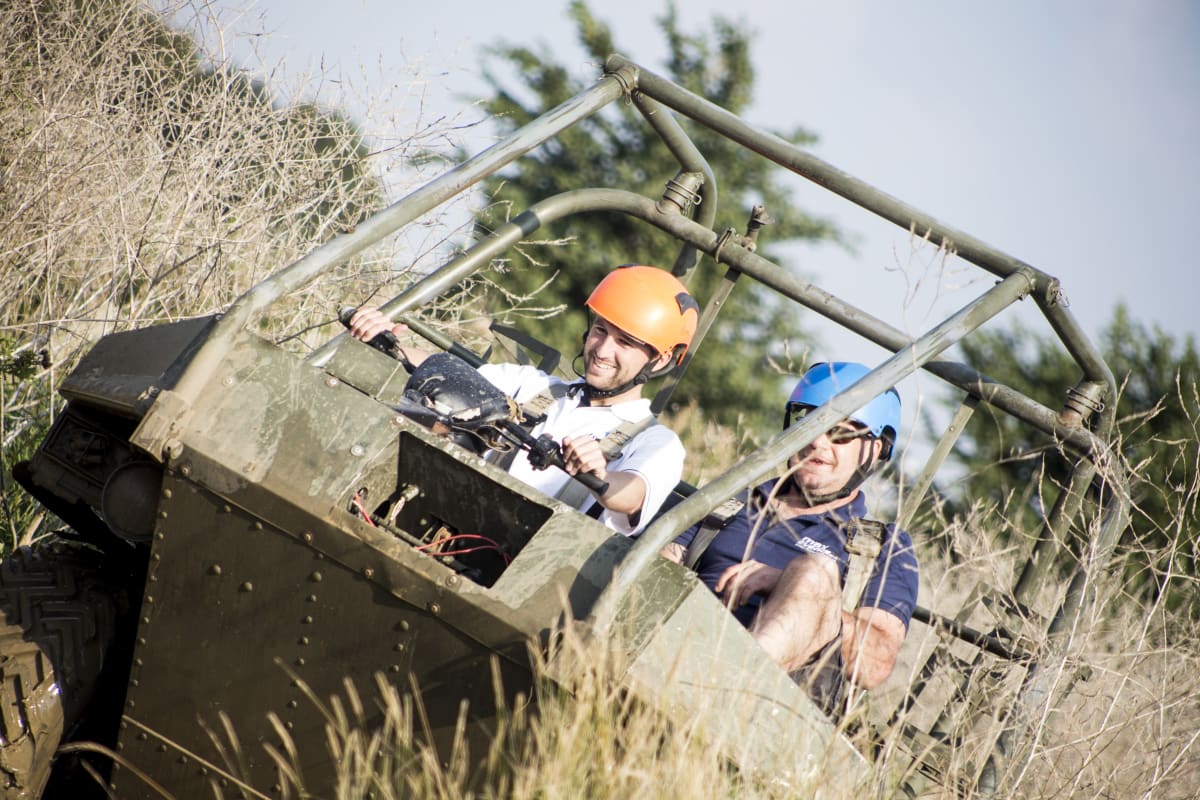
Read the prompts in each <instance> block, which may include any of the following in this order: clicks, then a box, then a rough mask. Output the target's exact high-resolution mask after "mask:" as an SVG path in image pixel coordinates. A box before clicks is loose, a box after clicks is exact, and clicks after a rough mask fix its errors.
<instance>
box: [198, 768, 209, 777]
mask: <svg viewBox="0 0 1200 800" xmlns="http://www.w3.org/2000/svg"><path fill="white" fill-rule="evenodd" d="M199 774H200V776H201V777H203V776H205V775H207V774H208V767H201V768H200V769H199Z"/></svg>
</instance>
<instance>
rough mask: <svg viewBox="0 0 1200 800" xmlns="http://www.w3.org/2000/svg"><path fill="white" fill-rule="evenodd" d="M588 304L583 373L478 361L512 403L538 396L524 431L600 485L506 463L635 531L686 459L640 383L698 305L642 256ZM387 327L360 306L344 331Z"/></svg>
mask: <svg viewBox="0 0 1200 800" xmlns="http://www.w3.org/2000/svg"><path fill="white" fill-rule="evenodd" d="M586 306H587V307H588V309H589V310H590V311H591V312H592V315H593V316H592V323H591V325H590V326H589V328H588V330H587V332H586V333H585V334H584V337H583V351H582V353H581V354H580V357H579V358H577V359H576V362H579V361H580V359H582V365H581V366H577V367H576V374H578V375H579V377H580V378H581V379H582V380H580V381H573V382H565V381H562V380H560V379H559V378H557V377H555V376H553V375H548V374H546V373H545V372H542V371H541V370H539V369H537V368H536V367H533V366H529V365H522V364H484V365H483V366H482V367H480V368H479V371H480V373H481V374H482V375H483V376H484V377H485V378H487V379H488V380H489V381H490V382H491V383H492V384H494V385H495V386H496V387H497V388H499V389H500V390H501V391H502V392H504V393H505V394H507V395H509V396H510V397H512V398H514V399H515V400H516V401H517V402H518V403H521V404H523V405H524V404H528V403H529V402H530V401H533V400H535V399H538V398H544V400H545V402H543V403H542V406H543V407H544V410H543V411H542V414H541V416H542V419H541V421H540V422H538V423H537V425H536V426H535V427H533V429H532V430H531V431H530V433H531V434H532V435H534V436H540V435H541V434H543V433H545V434H549V435H550V436H551V437H553V438H554V440H555V441H559V442H561V444H562V455H563V460H564V462H565V464H566V471H567V473H569V474H570V475H576V474H579V473H584V472H589V473H592V474H593V475H595V476H596V477H597V478H599V479H600V480H602V481H604V482H606V483H607V484H608V489H607V491H605V492H604V494H603V495H601V496H598V497H597V496H595V495H593V494H590V493H588V494H586V495H583V496H580V491H579V489H578V487H579V484H577V483H576V482H574V481H571V480H570V478H569V477H568V475H567V474H564V473H563V472H561V471H558V470H546V469H536V468H535V467H533V466H532V465H531V464H530V463H529V460H528V457H527V454H525V453H523V452H522V453H519V454H518V455H516V457H515V458H514V459H513V460H512V462H511V463H509V464H508V465H507V469H508V471H509V473H510V474H512V475H513V476H514V477H517V478H520V479H521V480H523V481H525V482H526V483H528V484H530V485H531V486H533V487H535V488H537V489H540V490H542V491H543V492H545V493H546V494H549V495H553V496H555V497H558V498H559V499H560V500H562V501H563V502H566V503H568V504H569V505H573V506H575V507H577V508H578V509H579V510H581V511H589V510H592V511H593V512H594V511H595V510H597V509H596V508H595V507H596V506H598V511H599V516H598V519H600V521H602V522H603V523H604V524H606V525H608V526H609V527H610V528H613V529H614V530H616V531H619V532H621V533H624V534H626V535H633V534H635V533H638V532H640V531H641V530H642V528H644V527H645V526H646V524H647V523H648V522H649V521H650V519H651V518H653V516H654V514H655V513H656V512H657V511H658V509H659V507H660V506H662V504H663V502H664V501H665V500H666V499H667V496H668V495H670V493H671V490H672V489H674V488H675V485H676V484H677V483H678V482H679V479H680V477H681V476H682V474H683V459H684V450H683V445H682V443H680V441H679V437H678V436H676V435H675V433H674V431H672V430H670V429H669V428H667V427H666V426H664V425H660V424H658V423H657V422H655V421H654V419H653V415H652V414H651V411H650V401H649V399H648V398H644V397H642V386H643V385H644V384H645V383H646V381H648V380H650V379H651V378H657V377H660V376H662V375H665V374H667V373H668V372H670V371H671V370H672V369H674V368H675V367H676V366H678V365H679V364H680V363H681V362H682V361H683V357H684V355H685V354H686V353H687V349H688V346H689V345H690V344H691V341H692V336H693V334H694V333H695V332H696V323H697V320H698V318H699V307H698V306H697V305H696V301H695V300H694V299H693V298H692V296H691V295H690V294H688V291H687V288H686V287H685V286H684V285H683V283H681V282H680V280H679V279H678V278H676V277H675V276H674V275H672V274H671V273H669V272H666V271H664V270H661V269H658V268H657V267H649V266H641V265H625V266H621V267H618V268H616V269H615V270H613V271H612V272H610V273H609V274H608V275H606V276H605V277H604V279H603V280H601V281H600V283H599V284H598V285H597V286H596V288H595V289H594V290H593V291H592V293H591V295H590V296H589V297H588V299H587V302H586ZM389 330H390V331H392V332H393V333H395V334H399V333H403V332H404V331H405V330H406V328H405V327H404V326H403V325H393V324H392V322H391V321H390V320H389V319H388V318H387V317H386V316H384V315H383V314H382V313H381V312H380V311H378V310H377V309H373V308H362V309H359V310H358V312H356V313H355V314H354V316H353V317H351V319H350V333H351V335H353V336H354V337H355V338H356V339H360V340H362V341H368V342H369V341H371V340H372V339H373V338H374V337H375V336H377V335H378V334H380V333H383V332H385V331H389ZM403 353H404V355H405V356H407V357H408V359H409V361H411V362H412V363H413V364H419V363H420V362H421V360H423V358H424V357H425V356H426V355H427V353H425V352H423V351H418V350H415V349H413V348H404V351H403ZM619 430H620V431H631V432H632V438H630V439H629V440H628V441H626V442H623V443H622V444H621V446H620V448H619V452H617V453H615V455H614V454H613V453H611V452H609V453H608V454H606V452H605V451H606V449H608V450H610V451H611V449H612V448H605V447H604V446H602V445H603V444H604V442H605V439H606V437H609V436H610V435H611V434H614V432H617V431H619ZM626 435H628V434H626Z"/></svg>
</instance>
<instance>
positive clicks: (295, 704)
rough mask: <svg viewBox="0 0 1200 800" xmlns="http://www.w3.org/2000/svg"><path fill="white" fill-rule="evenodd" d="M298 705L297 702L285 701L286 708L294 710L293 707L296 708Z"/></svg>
mask: <svg viewBox="0 0 1200 800" xmlns="http://www.w3.org/2000/svg"><path fill="white" fill-rule="evenodd" d="M298 705H300V703H298V702H297V701H295V700H288V701H287V707H288V708H295V707H296V706H298Z"/></svg>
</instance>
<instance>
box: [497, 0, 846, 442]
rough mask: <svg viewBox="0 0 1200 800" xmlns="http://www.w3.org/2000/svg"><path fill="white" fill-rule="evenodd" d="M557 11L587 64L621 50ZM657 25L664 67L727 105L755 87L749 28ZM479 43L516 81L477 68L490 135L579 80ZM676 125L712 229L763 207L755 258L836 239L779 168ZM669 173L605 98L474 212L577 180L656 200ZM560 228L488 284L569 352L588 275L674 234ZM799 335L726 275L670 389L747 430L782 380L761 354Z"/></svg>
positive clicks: (573, 12) (596, 224)
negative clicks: (704, 195)
mask: <svg viewBox="0 0 1200 800" xmlns="http://www.w3.org/2000/svg"><path fill="white" fill-rule="evenodd" d="M569 14H570V17H571V19H572V20H574V22H575V25H576V29H577V32H578V37H579V42H580V44H581V45H582V47H583V49H584V51H585V52H586V53H587V54H588V55H589V56H590V57H591V58H593V59H595V61H596V62H597V63H601V62H602V61H603V59H604V58H605V57H606V56H607V55H609V54H611V53H614V52H622V51H621V50H620V48H619V47H618V45H617V44H616V43H615V42H614V40H613V36H612V33H611V31H610V29H609V28H608V26H607V25H605V24H604V23H602V22H601V21H599V20H598V19H596V17H594V16H593V14H592V12H591V11H590V10H589V8H588V6H587V4H586V3H584V2H582V0H575V2H572V3H571V5H570V7H569ZM657 22H658V26H659V29H660V31H661V32H662V34H663V36H664V37H665V39H666V42H667V45H668V48H669V57H668V60H667V68H666V70H665V74H667V75H669V76H670V77H671V78H672V79H673V80H674V81H676V82H677V83H679V84H680V85H682V86H684V87H686V88H687V89H689V90H691V91H693V92H695V93H697V94H698V95H700V96H702V97H706V98H708V99H709V100H711V101H713V102H714V103H716V104H718V105H720V106H722V107H724V108H726V109H728V110H729V111H731V112H733V113H735V114H736V113H739V112H742V111H744V110H745V109H746V107H747V106H748V104H749V103H750V99H751V94H752V89H753V85H754V69H753V66H752V64H751V59H750V45H751V35H750V33H749V32H748V31H747V30H746V29H745V28H744V27H741V26H739V25H736V24H733V23H731V22H729V21H726V20H724V19H722V18H720V17H717V18H715V19H714V21H713V31H712V35H711V37H710V36H705V35H691V34H687V33H684V32H683V31H681V30H680V28H679V22H678V19H677V16H676V13H675V9H674V6H673V5H671V6H668V10H667V12H666V14H665V15H664V16H663V17H662V18H660V19H659V20H658V21H657ZM491 52H492V55H493V56H495V57H496V58H498V59H499V61H500V63H501V64H503V65H505V66H506V67H507V70H508V71H509V72H511V73H515V74H516V75H518V76H520V77H519V80H520V81H521V83H522V84H523V85H521V86H513V85H510V83H509V82H506V80H505V79H504V78H503V77H501V76H498V75H497V73H496V72H494V71H491V70H485V78H486V80H487V81H488V83H489V85H490V86H491V88H492V89H493V90H494V92H495V94H494V96H493V97H492V98H491V99H490V100H488V101H487V102H486V105H485V107H486V109H487V110H488V111H489V112H490V113H491V114H492V115H493V118H494V119H495V121H496V124H497V125H498V126H499V128H500V130H501V131H502V132H505V133H507V132H510V131H512V130H514V129H516V128H518V127H520V126H522V125H524V124H526V123H527V122H529V121H530V120H531V119H533V118H535V117H536V116H538V115H539V114H541V113H542V112H544V111H545V110H546V109H548V108H552V107H554V106H555V105H557V104H559V103H561V102H563V101H564V100H566V99H568V98H570V97H571V96H572V95H574V94H576V93H577V92H579V91H580V90H582V89H583V88H584V85H583V84H582V83H580V82H579V81H576V80H573V79H572V78H571V77H570V75H569V72H568V70H567V69H566V68H565V67H564V66H562V64H561V63H559V62H557V61H555V60H553V57H552V55H551V54H549V53H547V52H544V51H543V52H535V51H534V50H531V49H529V48H527V47H524V46H511V45H502V46H500V47H497V48H495V49H494V50H493V51H491ZM682 123H683V125H684V128H685V130H687V131H688V134H689V135H690V136H692V137H693V140H694V141H695V142H696V144H697V146H698V147H699V148H700V150H701V152H703V153H704V155H705V157H706V158H707V159H708V161H709V163H710V165H711V166H712V168H713V171H714V173H715V174H716V177H717V183H718V190H719V194H720V208H719V209H718V212H717V219H716V225H715V228H716V230H718V231H719V230H724V229H725V228H734V229H736V230H738V231H741V230H743V229H744V228H745V225H746V221H747V219H748V216H749V212H750V209H751V207H752V206H753V205H754V204H756V203H762V204H764V205H765V206H766V208H767V211H768V213H769V214H771V216H772V217H774V219H776V220H777V222H776V223H775V224H773V225H772V226H771V227H769V228H767V229H766V230H765V231H764V232H763V239H764V247H763V249H762V250H761V251H760V252H762V253H763V254H764V255H765V256H766V257H768V258H770V257H771V254H772V247H771V244H772V243H778V242H782V241H788V240H796V239H810V240H820V239H827V240H835V241H840V235H839V233H838V231H837V230H836V229H835V228H834V226H833V225H832V224H830V223H829V222H828V221H826V220H822V219H817V218H814V217H812V216H810V215H808V214H806V213H804V212H803V211H802V210H801V209H799V208H798V207H797V206H796V204H795V203H794V202H793V200H792V198H791V195H790V193H789V190H788V188H787V186H786V185H785V183H784V182H783V180H782V178H783V176H784V175H785V174H786V173H784V172H783V171H782V170H779V169H778V168H777V167H775V166H774V165H772V164H770V163H769V162H767V161H766V160H765V159H762V158H761V157H759V156H756V155H754V154H753V153H751V152H749V151H748V150H745V149H743V148H740V147H738V146H737V145H734V144H732V143H730V142H728V141H725V140H724V139H722V138H721V137H718V136H715V135H713V134H711V133H709V132H707V131H706V130H702V129H700V128H698V127H697V126H692V125H690V124H689V123H688V122H687V121H686V120H683V121H682ZM778 133H779V135H781V136H782V137H783V138H786V139H788V140H790V141H792V142H795V143H797V144H800V145H808V144H811V143H812V142H813V141H814V137H813V136H812V135H811V134H810V133H808V132H807V131H805V130H803V129H802V128H799V127H796V128H794V129H792V130H789V131H783V132H778ZM676 171H677V167H676V161H675V159H674V158H673V157H672V156H671V154H670V152H669V151H668V150H667V148H666V146H665V145H664V144H663V143H662V142H661V141H660V140H659V139H658V137H657V135H656V134H654V132H653V131H652V130H651V129H650V128H649V126H648V125H647V124H646V123H645V121H644V120H643V119H642V118H641V115H640V114H639V113H638V111H637V110H636V109H635V108H633V107H632V106H631V105H630V104H627V103H620V104H616V106H615V107H612V108H609V109H606V111H605V113H603V114H601V115H597V116H595V117H592V118H591V119H590V120H589V121H587V122H586V123H584V124H581V125H577V126H574V127H572V128H571V129H570V130H568V131H566V132H564V133H563V134H562V135H561V136H559V137H558V138H557V139H556V140H555V141H552V142H550V143H547V144H546V145H544V146H542V147H540V148H538V149H537V150H536V151H535V152H534V153H532V154H531V157H530V158H528V159H525V160H524V161H522V163H521V165H520V166H519V168H518V169H516V170H512V171H510V172H508V173H506V174H504V175H502V176H500V177H497V178H495V179H493V180H492V181H490V182H489V183H488V184H487V186H486V191H487V193H488V195H489V197H490V198H491V200H492V201H493V203H492V205H491V207H490V208H489V209H488V211H487V212H485V213H484V214H482V215H481V216H480V218H479V227H480V229H481V233H486V232H487V231H488V230H489V228H490V227H494V226H495V225H496V224H497V223H498V222H503V221H504V220H505V219H506V218H507V216H509V212H510V211H511V210H512V209H515V210H516V211H520V210H522V209H524V208H526V207H528V205H529V204H531V203H533V202H536V201H538V200H540V199H543V198H545V197H548V196H550V195H553V194H556V193H558V192H562V191H566V190H569V189H577V188H580V187H583V186H611V187H616V188H623V189H628V190H631V191H635V192H638V193H641V194H644V195H647V196H650V197H658V196H659V195H660V194H661V192H662V189H663V187H664V185H665V183H666V181H667V180H668V179H670V178H671V177H673V176H674V174H675V172H676ZM513 213H515V212H513ZM563 227H564V230H561V231H560V230H557V229H556V230H554V231H553V236H554V237H555V238H556V239H565V240H569V243H568V244H567V245H566V246H560V247H544V248H541V247H539V248H537V249H536V250H535V249H534V248H532V247H525V248H523V249H522V251H521V253H522V254H521V255H518V256H517V258H518V259H519V262H518V263H515V264H513V265H510V266H509V268H508V269H506V270H505V272H504V274H502V275H499V276H498V277H497V282H498V283H499V284H500V285H501V286H502V287H503V288H504V289H505V290H506V291H507V292H510V293H511V295H510V296H512V297H518V298H529V299H528V300H527V302H526V309H527V311H528V312H530V313H528V314H527V316H530V317H533V318H531V319H528V320H523V321H522V323H521V324H522V326H523V327H525V328H527V329H528V330H530V332H531V333H533V334H534V335H535V336H537V337H538V338H541V339H542V340H544V341H547V342H549V343H551V344H552V345H554V346H555V347H556V348H558V349H559V350H560V351H561V352H562V353H563V354H564V355H565V356H566V357H567V358H570V357H572V356H574V355H575V354H576V353H578V352H579V349H580V337H581V335H582V333H583V331H584V330H585V329H586V327H587V321H586V316H585V312H584V311H583V310H582V309H583V303H584V301H585V300H586V298H587V295H588V293H589V292H590V291H591V289H592V288H593V287H594V286H595V284H596V283H597V282H598V281H599V280H600V278H601V277H603V275H604V274H605V273H606V272H607V271H608V270H610V269H612V268H613V267H614V266H616V265H619V264H624V263H630V262H637V263H649V264H654V265H657V266H662V267H667V268H669V267H670V266H671V265H672V264H673V263H674V261H675V258H676V256H677V255H678V252H679V244H678V242H676V241H675V240H674V239H671V238H670V237H667V236H665V235H663V234H662V233H660V232H659V231H657V230H654V229H652V228H650V227H649V226H646V225H644V224H642V223H639V222H637V221H635V220H631V219H629V218H626V217H624V216H623V215H604V216H600V215H590V216H588V217H587V218H586V219H580V218H575V219H573V220H571V221H569V222H567V223H565V224H564V226H563ZM568 265H569V268H568ZM709 273H710V274H709V276H708V277H707V278H706V279H699V278H697V279H695V280H693V281H692V283H691V285H690V287H689V288H690V289H691V290H692V292H693V293H694V294H695V295H697V297H698V298H699V299H700V300H701V301H702V302H703V300H704V298H705V297H707V295H708V294H709V293H710V292H711V290H712V288H713V286H714V285H715V283H716V278H715V277H714V276H713V275H712V274H711V271H709ZM743 283H749V282H743ZM543 286H544V288H541V287H543ZM539 289H540V291H538V290H539ZM539 312H540V313H539ZM809 341H810V337H809V336H808V335H806V334H805V333H804V331H803V329H802V328H801V327H800V324H799V320H798V319H797V317H796V314H795V308H794V306H792V305H791V304H786V303H780V302H777V298H775V297H774V296H772V294H771V293H770V292H768V291H766V290H762V289H761V288H760V287H757V286H754V287H751V286H742V285H739V286H738V287H737V289H736V290H735V292H734V293H733V296H732V298H731V299H730V301H729V303H728V304H727V305H726V307H725V308H724V310H723V311H722V314H721V318H720V319H719V320H718V322H717V324H716V325H715V326H714V328H713V329H712V330H711V331H710V333H709V338H708V340H707V341H706V345H705V347H703V348H701V350H700V351H699V356H698V357H697V358H696V359H695V360H694V361H693V363H692V364H691V366H690V367H689V375H688V379H687V380H686V381H684V382H683V384H681V386H680V389H679V391H678V392H677V394H676V399H677V400H679V401H681V402H687V401H689V400H691V401H695V402H697V403H698V404H699V405H700V407H702V408H703V409H704V411H705V413H706V414H707V415H708V416H709V417H711V418H715V419H718V420H720V421H721V422H723V423H726V424H735V423H737V422H738V421H739V420H740V421H742V422H743V423H751V424H753V425H756V426H757V425H761V424H764V423H767V424H775V420H776V417H777V416H778V413H777V412H778V409H779V407H780V395H781V391H782V389H781V383H782V382H781V381H780V379H779V370H778V369H775V368H773V367H772V364H771V362H772V361H779V362H787V360H788V358H789V356H798V355H801V354H803V352H804V350H805V348H806V345H807V344H808V343H809ZM803 366H804V365H803V364H799V365H797V367H798V368H799V367H803Z"/></svg>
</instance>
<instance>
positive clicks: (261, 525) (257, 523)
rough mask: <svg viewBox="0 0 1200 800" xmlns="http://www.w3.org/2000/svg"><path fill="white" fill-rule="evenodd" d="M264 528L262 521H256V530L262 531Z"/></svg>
mask: <svg viewBox="0 0 1200 800" xmlns="http://www.w3.org/2000/svg"><path fill="white" fill-rule="evenodd" d="M262 529H263V524H262V523H261V522H255V523H254V530H256V531H261V530H262Z"/></svg>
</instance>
